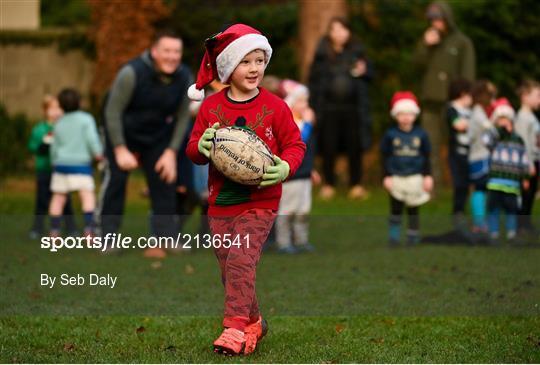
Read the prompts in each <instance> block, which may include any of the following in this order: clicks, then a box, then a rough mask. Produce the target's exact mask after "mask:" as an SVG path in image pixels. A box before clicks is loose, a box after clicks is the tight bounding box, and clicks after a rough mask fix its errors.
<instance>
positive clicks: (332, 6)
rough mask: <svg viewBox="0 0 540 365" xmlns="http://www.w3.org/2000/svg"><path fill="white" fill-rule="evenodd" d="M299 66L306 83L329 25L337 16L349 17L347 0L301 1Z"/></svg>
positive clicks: (299, 13)
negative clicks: (316, 51)
mask: <svg viewBox="0 0 540 365" xmlns="http://www.w3.org/2000/svg"><path fill="white" fill-rule="evenodd" d="M299 5H300V11H299V12H298V16H299V19H298V24H299V27H300V29H299V38H300V39H299V41H300V46H299V52H300V53H299V55H298V57H299V64H300V77H301V80H302V82H306V80H307V77H308V72H309V66H310V65H311V61H312V60H313V55H314V53H315V49H316V48H317V44H318V42H319V39H320V38H321V36H323V35H324V34H325V33H326V30H327V28H328V23H329V21H330V19H331V18H333V17H335V16H343V17H345V16H347V1H346V0H300V2H299Z"/></svg>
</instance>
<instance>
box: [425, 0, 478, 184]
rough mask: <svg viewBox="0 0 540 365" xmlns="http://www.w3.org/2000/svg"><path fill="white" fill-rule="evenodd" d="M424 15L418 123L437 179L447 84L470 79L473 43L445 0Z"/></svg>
mask: <svg viewBox="0 0 540 365" xmlns="http://www.w3.org/2000/svg"><path fill="white" fill-rule="evenodd" d="M426 17H427V19H428V21H429V23H430V27H429V28H428V29H427V30H426V31H425V32H424V36H423V37H422V39H421V40H420V42H419V43H418V46H417V48H416V52H415V55H414V62H415V64H416V66H417V67H418V69H419V71H421V72H422V73H423V76H422V81H421V82H422V83H421V89H420V99H421V104H422V126H423V127H424V128H425V130H426V131H427V133H428V135H429V139H430V141H431V145H432V154H431V161H432V164H431V165H432V166H433V176H434V178H435V180H436V181H440V179H441V178H442V166H445V162H443V161H442V159H441V156H440V147H441V144H442V143H443V141H444V140H445V137H444V133H445V131H446V129H447V127H446V123H445V121H444V115H445V114H444V113H445V110H446V103H447V101H448V88H449V85H450V83H451V82H452V81H454V80H457V79H465V80H468V81H471V82H472V81H474V79H475V73H476V58H475V52H474V46H473V43H472V42H471V40H470V39H469V38H468V37H467V36H466V35H465V34H463V33H462V32H461V31H460V30H459V29H458V28H457V26H456V24H455V23H454V18H453V15H452V10H451V9H450V6H449V5H448V4H447V3H445V2H443V1H436V2H433V3H432V4H431V5H429V7H428V9H427V12H426Z"/></svg>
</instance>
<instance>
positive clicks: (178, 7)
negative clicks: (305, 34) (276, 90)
mask: <svg viewBox="0 0 540 365" xmlns="http://www.w3.org/2000/svg"><path fill="white" fill-rule="evenodd" d="M168 3H170V5H171V6H172V8H173V11H172V15H171V19H170V21H169V23H168V25H169V27H171V28H173V29H175V30H176V31H177V32H178V33H179V34H180V35H181V36H182V38H183V40H184V49H185V50H184V61H185V62H186V63H187V64H188V65H189V66H191V68H192V70H193V72H194V73H195V72H196V71H197V70H198V69H199V65H200V62H201V60H202V56H203V54H204V40H205V39H206V38H208V37H209V36H211V35H213V34H216V33H218V32H220V31H221V30H222V29H223V28H225V27H226V26H227V25H229V24H233V23H246V24H248V25H252V26H254V27H256V28H257V29H259V30H260V31H261V32H262V33H264V34H265V35H266V36H267V37H268V38H269V41H270V44H271V45H272V48H273V51H274V55H275V56H272V61H271V62H270V65H269V66H268V69H267V71H266V72H267V74H274V75H277V76H281V77H292V78H297V77H298V74H299V70H298V59H297V56H296V50H295V41H296V36H297V33H298V26H297V21H298V14H297V13H298V5H297V3H296V1H290V0H289V1H265V2H262V1H255V0H236V1H233V0H225V1H212V0H170V1H169V2H168Z"/></svg>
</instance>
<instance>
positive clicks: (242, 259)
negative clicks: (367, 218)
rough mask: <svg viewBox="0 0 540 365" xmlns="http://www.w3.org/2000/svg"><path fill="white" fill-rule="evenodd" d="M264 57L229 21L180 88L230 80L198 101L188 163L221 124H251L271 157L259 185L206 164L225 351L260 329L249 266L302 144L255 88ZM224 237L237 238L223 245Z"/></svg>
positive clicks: (258, 41) (261, 40)
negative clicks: (237, 179) (187, 82)
mask: <svg viewBox="0 0 540 365" xmlns="http://www.w3.org/2000/svg"><path fill="white" fill-rule="evenodd" d="M271 55H272V48H271V47H270V44H269V43H268V39H267V38H266V37H265V36H264V35H262V34H261V33H260V32H259V31H258V30H256V29H254V28H252V27H249V26H247V25H244V24H234V25H232V26H230V27H228V28H227V29H226V30H224V31H223V32H221V33H219V34H217V35H215V36H213V37H211V38H210V39H208V40H206V53H205V55H204V58H203V61H202V63H201V67H200V69H199V72H198V74H197V82H196V84H195V85H192V86H191V87H190V88H189V90H188V95H189V97H190V98H191V99H193V100H201V99H202V98H203V97H204V94H203V92H202V91H203V90H202V89H203V87H204V86H205V85H207V84H209V83H210V82H211V81H212V80H214V79H215V78H219V80H220V81H221V82H223V83H229V84H230V87H227V88H225V89H223V90H221V91H220V92H218V93H216V94H214V95H212V96H210V97H208V98H207V99H205V100H204V102H203V103H202V105H201V108H200V110H199V113H198V114H197V120H196V121H195V126H194V127H193V131H192V133H191V137H190V140H189V142H188V146H187V151H186V152H187V155H188V157H189V158H190V159H191V160H192V161H193V162H194V163H196V164H200V165H204V164H207V163H208V162H209V158H210V150H211V148H212V141H213V138H214V136H215V133H216V130H217V129H218V128H220V127H228V126H237V127H242V128H247V129H249V130H251V131H252V132H253V133H255V134H256V135H257V136H258V137H259V138H261V139H262V140H263V141H264V142H265V143H266V144H267V145H268V147H269V148H270V149H271V151H272V152H273V153H274V154H276V155H279V157H278V156H276V155H275V156H274V162H275V165H274V166H271V167H268V168H267V169H266V171H265V174H264V175H263V179H262V182H261V183H260V185H259V186H247V185H241V184H237V183H234V182H233V181H232V180H229V179H228V178H227V177H225V175H223V174H221V173H220V172H219V171H218V170H217V169H216V168H215V167H214V166H213V165H212V164H210V170H209V177H208V190H209V197H208V203H209V208H208V216H209V224H210V230H211V231H212V235H213V237H218V238H219V242H223V245H220V244H218V245H216V246H215V248H214V251H215V254H216V256H217V259H218V262H219V266H220V269H221V278H222V282H223V285H224V286H225V313H224V319H223V327H224V330H223V332H222V334H221V336H219V338H218V339H217V340H216V341H214V351H215V352H218V353H222V354H226V355H240V354H250V353H252V352H253V351H254V350H255V347H256V346H257V343H258V341H259V340H260V339H261V338H262V336H264V334H265V333H266V329H265V328H266V321H264V320H263V319H262V317H261V314H260V311H259V306H258V302H257V296H256V293H255V276H256V267H257V263H258V261H259V258H260V255H261V250H262V245H263V244H264V242H265V240H266V238H267V236H268V232H269V231H270V228H271V227H272V224H273V223H274V219H275V215H276V211H277V209H278V207H279V200H280V198H281V189H282V184H281V183H282V182H283V181H284V180H286V179H287V178H288V177H289V176H292V175H294V173H295V172H296V170H297V169H298V167H299V166H300V163H301V162H302V159H303V157H304V151H305V148H306V146H305V144H304V143H303V142H302V139H301V137H300V131H299V130H298V127H297V126H296V124H295V123H294V120H293V117H292V114H291V111H290V109H289V107H288V106H287V104H285V102H284V101H283V100H281V99H280V98H279V97H277V96H275V95H273V94H271V93H270V92H269V91H267V90H265V89H264V88H260V87H259V85H260V83H261V80H262V78H263V76H264V70H265V68H266V66H267V65H268V62H269V61H270V57H271ZM227 237H229V238H228V239H229V242H230V241H231V240H237V241H239V242H237V243H234V244H231V245H226V244H225V243H226V242H224V241H226V239H227ZM246 237H248V238H246Z"/></svg>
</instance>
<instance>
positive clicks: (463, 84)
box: [446, 80, 472, 231]
mask: <svg viewBox="0 0 540 365" xmlns="http://www.w3.org/2000/svg"><path fill="white" fill-rule="evenodd" d="M471 87H472V84H471V82H470V81H468V80H455V81H453V82H452V83H451V84H450V89H449V92H448V94H449V98H450V104H449V105H448V109H447V111H446V121H447V123H448V126H449V130H450V134H449V137H450V141H449V146H448V163H449V165H450V173H451V174H452V185H453V190H454V191H453V193H454V196H453V204H452V214H453V217H454V227H455V228H456V229H458V230H460V231H466V230H467V224H466V219H465V203H466V201H467V195H468V193H469V143H470V137H469V133H468V129H469V123H470V118H471V109H470V108H471V105H472V94H471Z"/></svg>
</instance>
